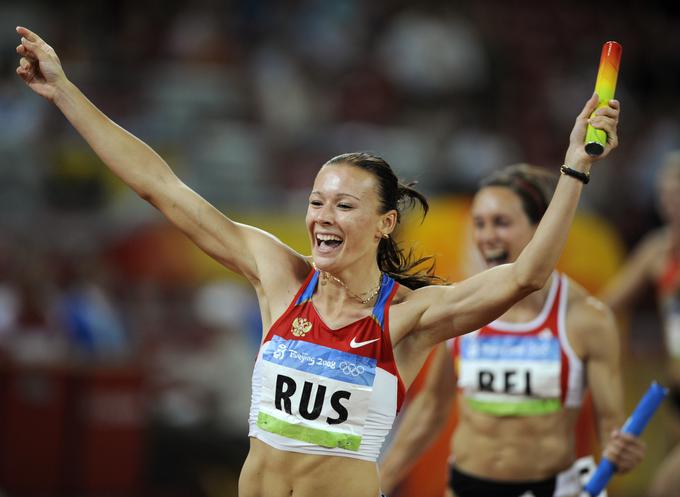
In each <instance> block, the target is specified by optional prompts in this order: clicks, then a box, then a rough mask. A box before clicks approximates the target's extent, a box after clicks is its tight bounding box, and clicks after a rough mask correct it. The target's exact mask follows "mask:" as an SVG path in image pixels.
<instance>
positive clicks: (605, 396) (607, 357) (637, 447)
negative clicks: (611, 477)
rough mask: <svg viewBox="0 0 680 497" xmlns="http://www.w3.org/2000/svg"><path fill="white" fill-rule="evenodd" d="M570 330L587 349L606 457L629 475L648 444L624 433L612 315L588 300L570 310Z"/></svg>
mask: <svg viewBox="0 0 680 497" xmlns="http://www.w3.org/2000/svg"><path fill="white" fill-rule="evenodd" d="M567 327H568V328H569V329H570V330H573V331H574V334H576V335H577V340H578V341H579V342H580V343H582V344H583V346H584V349H585V364H586V378H587V382H588V387H589V389H590V392H591V394H592V397H593V404H594V407H595V413H596V419H597V428H598V434H599V438H600V443H601V444H602V446H603V447H604V455H605V456H606V457H607V458H608V459H609V460H610V461H612V462H613V463H614V464H615V465H616V467H617V469H618V471H619V472H621V473H626V472H628V471H630V470H631V469H633V468H635V467H636V466H637V465H638V464H640V462H641V461H642V459H643V457H644V454H645V444H644V442H643V441H642V440H641V439H640V438H639V437H635V436H633V435H629V434H625V433H621V432H620V431H619V428H620V427H621V426H622V425H623V422H624V421H625V418H626V415H625V412H624V405H623V385H622V378H621V365H620V357H619V356H620V350H621V347H620V339H619V334H618V331H617V328H616V323H615V321H614V317H613V315H612V312H611V311H610V310H609V309H608V308H607V307H606V306H605V305H604V304H602V303H601V302H600V301H598V300H596V299H594V298H593V297H588V298H586V299H583V300H581V301H578V302H577V303H575V304H574V305H573V307H572V308H570V309H569V312H568V315H567Z"/></svg>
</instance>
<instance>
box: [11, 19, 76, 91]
mask: <svg viewBox="0 0 680 497" xmlns="http://www.w3.org/2000/svg"><path fill="white" fill-rule="evenodd" d="M17 33H18V34H19V35H20V36H21V44H20V45H19V46H18V47H17V53H18V54H19V55H21V59H20V60H19V67H17V74H18V75H19V76H20V77H21V79H23V80H24V82H25V83H26V84H27V85H28V87H29V88H30V89H31V90H33V91H34V92H36V93H37V94H38V95H40V96H41V97H44V98H46V99H47V100H49V101H51V102H53V101H54V98H55V96H56V94H57V89H58V88H59V86H60V85H61V84H62V83H63V82H66V81H67V79H66V75H65V74H64V70H63V69H62V67H61V61H60V60H59V57H58V56H57V54H56V52H55V51H54V49H53V48H52V47H51V46H49V45H48V44H47V43H45V42H44V41H43V40H42V38H40V37H39V36H38V35H37V34H35V33H34V32H33V31H31V30H30V29H27V28H24V27H21V26H18V27H17Z"/></svg>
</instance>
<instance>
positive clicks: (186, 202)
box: [17, 27, 306, 285]
mask: <svg viewBox="0 0 680 497" xmlns="http://www.w3.org/2000/svg"><path fill="white" fill-rule="evenodd" d="M17 33H18V34H19V35H20V36H21V44H20V45H19V46H18V47H17V53H18V54H19V55H21V60H20V62H19V67H18V68H17V74H18V75H19V76H20V77H21V78H22V79H23V80H24V81H25V82H26V84H27V85H28V86H29V87H30V88H31V89H32V90H33V91H35V92H36V93H37V94H39V95H41V96H42V97H44V98H46V99H47V100H49V101H51V102H53V103H54V104H55V105H56V106H57V107H58V108H59V110H61V112H62V113H63V114H64V116H65V117H66V119H68V121H69V122H70V123H71V124H72V125H73V127H74V128H75V129H76V130H77V131H78V133H80V135H81V136H82V137H83V138H84V139H85V141H86V142H87V143H88V144H89V145H90V146H91V147H92V149H93V150H94V152H95V153H96V154H97V155H98V156H99V158H100V159H101V160H102V161H103V162H104V164H106V166H108V167H109V169H111V171H113V173H114V174H115V175H116V176H118V177H119V178H120V179H122V180H123V181H124V182H125V183H126V184H127V185H129V186H130V187H131V188H132V189H133V190H134V191H135V192H136V193H137V194H138V195H139V196H140V197H142V198H143V199H145V200H147V201H148V202H150V203H151V204H152V205H154V206H155V207H156V208H157V209H159V210H160V211H161V212H162V213H163V214H164V215H165V216H166V217H167V218H168V219H169V220H170V221H171V222H172V223H173V224H174V225H176V226H177V227H178V228H180V229H181V230H182V231H183V232H184V233H185V234H186V235H188V236H189V238H191V240H193V241H194V243H196V245H198V246H199V247H200V248H201V249H203V250H204V251H205V252H207V253H208V254H209V255H210V256H212V257H213V258H215V259H217V260H218V261H219V262H221V263H222V264H224V265H225V266H227V267H228V268H230V269H232V270H233V271H236V272H237V273H239V274H242V275H244V276H245V277H246V278H248V279H249V280H250V281H251V282H252V283H253V284H255V285H259V284H260V283H261V281H260V280H261V278H262V276H263V274H274V272H275V271H279V272H281V271H286V270H292V271H293V272H295V273H296V274H303V273H304V272H305V271H306V263H305V261H304V259H303V258H302V257H301V256H300V255H299V254H297V253H296V252H294V251H293V250H292V249H290V248H289V247H287V246H286V245H284V244H283V243H281V242H280V241H279V240H277V239H276V238H274V237H273V236H271V235H269V234H268V233H265V232H264V231H261V230H258V229H256V228H253V227H250V226H246V225H242V224H239V223H235V222H233V221H232V220H230V219H229V218H227V217H226V216H224V215H223V214H222V213H221V212H219V211H218V210H217V209H216V208H214V207H213V206H212V205H211V204H210V203H208V202H207V201H206V200H204V199H203V198H202V197H201V196H199V195H198V194H197V193H196V192H194V191H193V190H191V189H190V188H189V187H188V186H187V185H185V184H184V183H183V182H182V181H180V180H179V178H177V176H175V174H174V173H173V172H172V170H171V169H170V167H169V166H168V165H167V164H166V163H165V161H164V160H163V159H162V158H161V157H160V156H159V155H158V154H156V152H154V151H153V150H152V149H151V147H149V146H148V145H146V144H145V143H144V142H142V141H141V140H139V139H138V138H136V137H135V136H133V135H132V134H130V133H128V132H127V131H125V130H124V129H123V128H121V127H120V126H118V125H117V124H115V123H114V122H113V121H112V120H111V119H109V118H108V117H107V116H105V115H104V114H103V113H102V112H101V111H100V110H99V109H97V107H95V106H94V105H93V104H92V102H90V101H89V100H88V99H87V98H86V97H85V96H84V95H83V94H82V93H81V92H80V90H79V89H78V88H77V87H76V86H75V85H74V84H72V83H71V82H70V81H69V80H68V79H67V77H66V75H65V74H64V71H63V69H62V67H61V62H60V60H59V57H58V56H57V54H56V53H55V51H54V50H53V49H52V47H50V46H49V45H48V44H47V43H45V41H43V40H42V39H41V38H40V37H39V36H38V35H37V34H35V33H33V32H32V31H30V30H29V29H27V28H24V27H18V28H17ZM269 269H271V271H269ZM279 274H280V273H279Z"/></svg>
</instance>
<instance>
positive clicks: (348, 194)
mask: <svg viewBox="0 0 680 497" xmlns="http://www.w3.org/2000/svg"><path fill="white" fill-rule="evenodd" d="M312 194H316V195H321V196H322V197H323V193H321V192H320V191H318V190H312ZM336 197H352V198H354V199H356V200H361V199H360V198H359V197H357V196H356V195H352V194H351V193H338V194H337V195H336Z"/></svg>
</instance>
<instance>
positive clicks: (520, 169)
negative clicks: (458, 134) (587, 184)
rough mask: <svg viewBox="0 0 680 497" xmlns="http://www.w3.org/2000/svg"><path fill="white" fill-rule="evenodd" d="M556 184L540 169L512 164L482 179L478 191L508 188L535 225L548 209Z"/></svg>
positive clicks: (554, 180)
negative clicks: (488, 187)
mask: <svg viewBox="0 0 680 497" xmlns="http://www.w3.org/2000/svg"><path fill="white" fill-rule="evenodd" d="M556 184H557V176H556V175H554V174H552V173H550V172H548V171H546V170H545V169H543V168H541V167H537V166H532V165H530V164H512V165H510V166H507V167H504V168H503V169H500V170H498V171H496V172H493V173H491V174H490V175H489V176H487V177H486V178H484V179H483V180H482V181H481V182H480V183H479V189H480V190H481V189H482V188H485V187H487V186H503V187H505V188H509V189H510V190H512V191H513V192H514V193H515V194H516V195H517V196H518V197H519V198H520V200H521V201H522V208H523V209H524V212H525V213H526V215H527V217H528V218H529V221H531V224H534V225H535V224H538V222H539V221H540V220H541V218H542V217H543V214H545V211H546V210H547V209H548V204H549V203H550V199H551V198H552V194H553V191H554V190H555V185H556Z"/></svg>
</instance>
